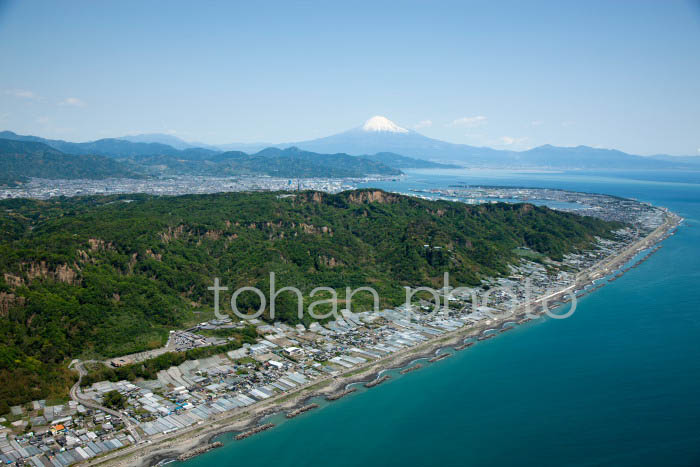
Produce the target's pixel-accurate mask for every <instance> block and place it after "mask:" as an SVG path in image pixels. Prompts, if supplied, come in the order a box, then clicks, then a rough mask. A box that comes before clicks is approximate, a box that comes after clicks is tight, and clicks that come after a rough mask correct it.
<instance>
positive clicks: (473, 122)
mask: <svg viewBox="0 0 700 467" xmlns="http://www.w3.org/2000/svg"><path fill="white" fill-rule="evenodd" d="M487 120H488V118H486V117H484V116H483V115H477V116H475V117H462V118H458V119H457V120H453V121H452V123H450V124H449V125H447V126H452V127H464V128H476V127H478V126H481V125H484V124H485V123H486V121H487Z"/></svg>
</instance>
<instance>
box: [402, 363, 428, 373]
mask: <svg viewBox="0 0 700 467" xmlns="http://www.w3.org/2000/svg"><path fill="white" fill-rule="evenodd" d="M422 367H423V365H421V364H420V363H416V364H415V365H413V366H412V367H410V368H404V369H403V370H401V371H399V374H401V375H405V374H406V373H410V372H412V371H416V370H418V369H420V368H422Z"/></svg>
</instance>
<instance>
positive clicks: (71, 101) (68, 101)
mask: <svg viewBox="0 0 700 467" xmlns="http://www.w3.org/2000/svg"><path fill="white" fill-rule="evenodd" d="M58 105H69V106H71V107H85V102H84V101H82V100H80V99H78V98H77V97H66V98H65V99H63V100H62V101H61V102H59V103H58Z"/></svg>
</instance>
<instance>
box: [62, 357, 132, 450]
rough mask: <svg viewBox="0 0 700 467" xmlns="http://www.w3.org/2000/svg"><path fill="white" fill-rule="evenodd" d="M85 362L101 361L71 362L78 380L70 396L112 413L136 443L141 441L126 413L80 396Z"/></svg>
mask: <svg viewBox="0 0 700 467" xmlns="http://www.w3.org/2000/svg"><path fill="white" fill-rule="evenodd" d="M86 363H101V362H96V361H94V360H86V361H84V362H83V361H80V360H76V361H74V362H73V363H72V365H73V366H74V367H75V369H76V370H78V375H80V376H79V378H78V381H77V382H76V383H75V384H74V385H73V387H71V388H70V397H71V399H73V400H74V401H76V402H78V403H79V404H82V405H84V406H85V407H89V408H91V409H96V410H101V411H103V412H105V413H108V414H110V415H112V416H113V417H117V418H118V419H120V420H121V421H122V422H123V423H124V426H125V427H126V429H127V430H129V433H131V436H133V437H134V439H135V440H136V442H137V443H138V442H139V441H141V435H140V434H139V432H138V430H137V429H136V425H135V424H134V422H132V421H131V419H130V418H129V416H128V415H127V414H126V413H123V412H117V411H116V410H112V409H108V408H107V407H104V406H102V405H100V404H98V403H97V402H95V401H93V400H92V399H87V398H84V397H81V394H82V391H81V390H80V381H82V379H83V376H85V375H86V374H87V370H86V369H85V367H84V366H83V365H84V364H86Z"/></svg>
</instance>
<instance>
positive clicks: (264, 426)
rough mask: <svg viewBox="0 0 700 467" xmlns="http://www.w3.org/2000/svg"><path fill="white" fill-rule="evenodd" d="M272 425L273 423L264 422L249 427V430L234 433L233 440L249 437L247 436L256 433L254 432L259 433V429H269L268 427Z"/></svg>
mask: <svg viewBox="0 0 700 467" xmlns="http://www.w3.org/2000/svg"><path fill="white" fill-rule="evenodd" d="M273 426H275V424H274V423H266V424H264V425H260V426H256V427H255V428H253V429H251V430H248V431H244V432H243V433H241V434H238V435H236V438H235V440H236V441H239V440H242V439H246V438H249V437H251V436H253V435H256V434H258V433H260V432H261V431H265V430H269V429H270V428H272V427H273Z"/></svg>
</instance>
